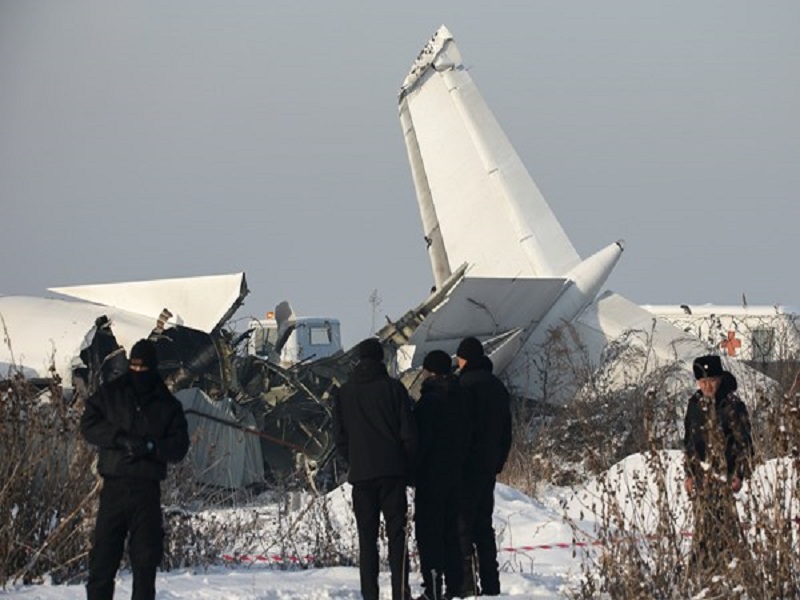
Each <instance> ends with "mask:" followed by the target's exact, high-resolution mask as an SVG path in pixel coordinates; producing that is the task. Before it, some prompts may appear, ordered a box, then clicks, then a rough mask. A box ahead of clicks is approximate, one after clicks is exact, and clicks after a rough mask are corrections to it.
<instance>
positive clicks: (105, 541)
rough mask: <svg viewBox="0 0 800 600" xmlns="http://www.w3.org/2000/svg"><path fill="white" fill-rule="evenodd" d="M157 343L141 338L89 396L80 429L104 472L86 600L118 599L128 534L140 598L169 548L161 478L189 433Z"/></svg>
mask: <svg viewBox="0 0 800 600" xmlns="http://www.w3.org/2000/svg"><path fill="white" fill-rule="evenodd" d="M157 369H158V358H157V355H156V349H155V346H154V345H153V343H152V342H150V341H149V340H139V341H138V342H136V344H134V346H133V348H132V349H131V354H130V363H129V368H128V372H127V373H125V374H123V375H121V376H120V377H118V378H117V379H114V380H112V381H110V382H108V383H105V384H103V385H102V386H101V387H100V388H99V389H98V391H97V392H95V393H94V394H93V395H92V396H90V397H89V398H88V399H87V400H86V408H85V410H84V413H83V416H82V417H81V433H82V434H83V437H84V438H85V439H86V441H87V442H89V443H90V444H93V445H95V446H97V447H98V449H99V458H98V463H97V468H98V471H99V472H100V475H102V477H103V489H102V491H101V492H100V507H99V509H98V512H97V522H96V524H95V530H94V541H93V544H92V550H91V553H90V555H89V581H88V582H87V584H86V597H87V598H88V600H112V598H113V596H114V578H115V576H116V573H117V569H118V568H119V564H120V560H121V559H122V553H123V549H124V546H125V538H126V537H127V536H128V535H129V534H130V538H129V541H128V551H129V555H130V560H131V567H132V569H133V594H132V596H131V597H132V598H133V599H134V600H152V599H153V598H155V593H156V591H155V582H156V569H157V567H158V565H159V563H160V562H161V557H162V554H163V551H164V530H163V526H162V516H161V481H162V480H163V479H164V478H165V477H166V475H167V463H175V462H178V461H180V460H182V459H183V457H184V456H186V453H187V452H188V450H189V434H188V429H187V424H186V417H185V416H184V414H183V407H182V406H181V403H180V402H179V401H178V400H177V399H176V398H175V397H174V396H173V395H172V394H171V393H170V392H169V390H168V389H167V386H166V385H165V384H164V382H163V380H162V379H161V377H160V375H159V373H158V370H157Z"/></svg>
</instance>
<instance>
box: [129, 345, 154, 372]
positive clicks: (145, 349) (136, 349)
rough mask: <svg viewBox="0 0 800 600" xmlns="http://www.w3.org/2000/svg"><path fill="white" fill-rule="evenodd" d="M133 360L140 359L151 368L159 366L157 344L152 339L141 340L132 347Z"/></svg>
mask: <svg viewBox="0 0 800 600" xmlns="http://www.w3.org/2000/svg"><path fill="white" fill-rule="evenodd" d="M130 360H131V362H133V361H134V360H138V361H139V362H141V364H142V365H144V366H145V367H148V368H149V369H156V368H158V355H157V354H156V345H155V344H154V343H153V342H151V341H150V340H139V341H138V342H136V343H135V344H134V345H133V348H131V359H130Z"/></svg>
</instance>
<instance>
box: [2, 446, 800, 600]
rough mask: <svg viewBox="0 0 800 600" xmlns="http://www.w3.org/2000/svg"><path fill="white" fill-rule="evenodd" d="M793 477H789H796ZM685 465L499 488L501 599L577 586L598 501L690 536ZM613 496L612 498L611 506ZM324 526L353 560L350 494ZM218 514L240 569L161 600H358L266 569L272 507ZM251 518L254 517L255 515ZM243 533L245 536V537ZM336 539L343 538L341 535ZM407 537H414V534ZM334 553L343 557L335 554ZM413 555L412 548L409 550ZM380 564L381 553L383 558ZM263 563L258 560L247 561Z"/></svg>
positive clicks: (309, 532)
mask: <svg viewBox="0 0 800 600" xmlns="http://www.w3.org/2000/svg"><path fill="white" fill-rule="evenodd" d="M778 468H787V467H786V463H785V461H783V462H781V461H770V462H769V463H767V464H766V465H762V466H761V467H759V468H758V469H757V470H756V472H755V473H754V476H753V480H752V483H751V484H750V485H749V486H745V489H744V490H743V491H742V492H741V493H740V494H739V495H738V496H739V500H740V504H741V503H742V502H743V501H744V499H745V498H750V499H755V501H756V502H757V503H758V502H759V498H760V502H765V501H767V500H768V497H769V493H768V490H769V485H768V484H769V483H771V482H774V480H775V472H776V470H777V469H778ZM793 475H794V474H793ZM682 481H683V471H682V455H681V453H680V452H677V451H671V452H662V453H658V454H657V455H642V454H636V455H632V456H629V457H627V458H626V459H624V460H623V461H621V462H620V463H618V464H617V465H614V466H613V467H612V468H611V469H609V470H608V471H607V472H606V473H605V474H603V476H601V477H598V478H596V479H594V480H592V481H590V482H589V483H587V484H586V485H585V486H582V487H581V488H579V489H575V490H572V489H565V488H548V489H545V490H542V491H541V493H540V494H539V498H538V499H534V498H530V497H528V496H526V495H525V494H522V493H521V492H519V491H517V490H515V489H514V488H511V487H508V486H505V485H502V484H498V485H497V489H496V492H495V530H496V532H497V540H498V548H499V553H498V560H499V562H500V567H501V585H502V589H503V592H504V595H503V596H501V597H499V598H500V599H512V600H516V599H519V598H563V597H564V596H565V594H566V591H567V590H568V589H569V588H570V587H571V586H573V585H575V584H576V583H577V581H578V579H579V578H580V574H581V568H582V560H583V559H584V558H586V557H588V558H590V559H592V558H596V557H597V553H599V552H601V551H602V548H601V547H600V546H599V545H597V544H595V543H593V540H594V539H595V537H594V536H595V535H596V530H597V527H598V526H599V525H600V524H601V523H603V511H602V506H603V502H604V499H605V500H606V501H607V500H608V498H609V497H613V498H614V503H616V505H617V506H619V507H620V508H621V512H622V513H624V515H625V519H626V521H627V522H629V523H634V524H635V525H636V527H637V531H639V532H641V533H643V534H647V533H649V532H650V531H652V527H654V525H655V523H656V522H657V516H658V511H659V510H669V511H670V512H671V513H672V515H673V518H675V519H678V521H676V522H677V523H679V525H680V527H684V528H687V529H690V528H691V523H690V522H689V517H688V513H690V512H691V511H689V510H688V508H689V504H688V498H687V497H686V494H685V492H684V491H683V486H682ZM659 486H663V489H665V491H666V496H667V498H668V500H669V501H668V502H667V503H666V506H661V505H660V504H659V503H658V502H657V501H656V500H657V498H658V489H659ZM609 494H611V496H609ZM323 504H324V505H325V510H324V515H325V518H326V519H327V520H328V522H329V523H330V525H329V526H330V527H332V528H333V529H334V530H336V532H337V537H336V543H337V551H338V552H340V553H341V555H342V556H351V557H355V556H357V547H356V541H355V539H356V538H355V522H354V518H353V513H352V507H351V505H350V487H349V486H348V485H343V486H341V487H339V488H337V489H335V490H333V491H332V492H330V493H329V494H327V495H326V496H325V497H324V502H323ZM310 506H311V505H310V504H307V503H305V501H304V500H303V499H301V500H300V501H298V502H297V503H296V506H294V507H293V510H292V511H289V514H288V515H285V516H284V517H283V522H284V527H285V526H286V525H285V524H286V523H289V526H288V527H289V530H290V533H291V539H290V540H288V541H290V542H291V543H290V546H289V547H290V548H291V552H292V553H294V554H295V555H297V556H303V555H304V553H306V552H312V551H313V550H312V546H311V544H312V543H313V540H314V538H315V536H317V535H318V529H317V527H318V525H317V524H316V521H318V520H319V519H320V512H319V510H318V508H319V507H317V506H316V504H314V505H313V510H312V509H310V508H309V507H310ZM249 510H250V513H249V516H248V509H241V508H240V509H235V510H227V511H223V510H219V511H214V513H216V514H217V517H218V518H219V519H221V520H225V521H228V522H233V521H235V520H237V519H239V520H243V521H245V522H246V523H247V524H248V527H247V528H250V529H252V528H255V529H262V531H253V532H252V535H249V536H248V537H247V539H246V540H245V541H243V542H242V544H241V545H239V546H238V547H236V548H231V549H228V550H227V551H226V553H227V554H236V555H238V556H239V557H240V558H241V557H242V556H246V557H250V558H248V559H247V560H244V561H240V562H238V563H229V564H227V565H216V566H213V567H209V568H208V569H206V570H203V569H200V568H197V569H192V570H187V569H180V570H174V571H171V572H162V573H159V575H158V580H157V583H156V586H157V596H156V597H157V598H158V599H159V600H189V599H192V600H194V599H202V600H217V599H219V600H222V599H225V600H279V599H280V600H283V599H292V598H297V599H301V598H302V599H341V600H345V599H351V598H352V599H357V598H360V597H361V596H360V592H359V580H358V568H357V567H330V568H313V567H312V568H301V567H290V568H285V567H279V566H276V565H274V564H270V563H269V558H268V557H270V556H273V555H274V554H276V553H278V554H280V553H281V552H282V553H284V554H285V553H287V552H288V551H289V550H288V549H287V548H288V547H287V539H286V537H285V534H284V535H283V536H281V535H277V534H276V533H275V531H274V528H275V522H276V521H275V513H277V511H278V509H277V508H276V507H274V506H267V505H265V506H259V507H255V508H252V507H251V508H250V509H249ZM254 512H255V513H257V517H255V518H254V517H253V513H254ZM247 528H245V529H247ZM339 534H341V535H339ZM412 535H413V534H412ZM339 546H340V547H339ZM410 548H411V549H412V550H413V543H412V544H410ZM382 551H383V553H384V555H385V547H384V548H383V549H382ZM255 556H262V557H267V559H266V560H263V561H259V560H254V559H253V558H252V557H255ZM412 563H413V564H412V572H411V578H410V579H411V591H412V593H413V594H415V595H416V594H418V593H419V592H420V576H419V573H418V572H416V571H415V570H413V569H414V568H415V567H417V564H416V561H415V560H414V559H413V558H412ZM380 583H381V593H382V596H381V597H382V598H384V599H387V600H388V599H389V598H390V597H391V593H390V587H389V573H388V571H385V572H383V573H382V574H381V581H380ZM130 592H131V576H130V573H128V572H122V573H121V574H120V576H119V578H118V584H117V592H116V596H115V597H116V598H129V597H130ZM84 597H85V592H84V588H83V586H81V585H72V586H62V585H48V584H42V585H33V586H15V587H11V588H8V589H6V590H4V591H0V598H20V599H25V600H34V599H36V600H56V599H59V600H61V599H63V600H78V599H81V598H84Z"/></svg>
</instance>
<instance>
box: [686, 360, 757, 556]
mask: <svg viewBox="0 0 800 600" xmlns="http://www.w3.org/2000/svg"><path fill="white" fill-rule="evenodd" d="M692 370H693V371H694V376H695V379H696V380H697V387H698V390H697V391H696V392H695V393H694V394H693V395H692V397H691V398H689V404H688V406H687V407H686V417H685V419H684V436H683V445H684V457H685V459H684V468H685V472H686V479H685V480H684V487H685V488H686V491H687V493H688V494H689V497H690V498H691V499H692V507H693V513H694V535H693V536H692V554H691V566H692V568H693V569H694V570H695V571H699V572H702V571H709V572H713V571H717V570H718V569H721V568H722V566H723V565H725V564H727V563H728V562H730V560H731V559H732V558H733V556H731V555H730V552H729V550H730V549H731V548H732V547H735V546H737V545H738V544H740V543H741V542H743V539H742V534H741V528H740V525H739V515H738V512H737V510H736V501H735V498H734V497H733V494H734V493H736V492H738V491H739V490H740V489H741V488H742V482H743V481H744V479H745V478H746V477H748V476H749V475H750V461H751V459H752V457H753V440H752V436H751V432H750V419H749V417H748V414H747V408H746V407H745V404H744V402H742V401H741V399H740V398H739V396H738V395H737V393H736V388H737V382H736V378H735V377H734V376H733V375H732V374H731V373H729V372H728V371H725V370H723V368H722V361H721V360H720V357H719V356H714V355H709V356H700V357H698V358H696V359H695V360H694V363H693V365H692Z"/></svg>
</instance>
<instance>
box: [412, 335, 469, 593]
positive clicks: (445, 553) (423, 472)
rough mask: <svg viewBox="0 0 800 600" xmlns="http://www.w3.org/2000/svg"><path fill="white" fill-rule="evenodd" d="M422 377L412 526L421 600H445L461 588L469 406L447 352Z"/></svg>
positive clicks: (432, 358) (428, 359) (432, 357)
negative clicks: (462, 496) (460, 508)
mask: <svg viewBox="0 0 800 600" xmlns="http://www.w3.org/2000/svg"><path fill="white" fill-rule="evenodd" d="M422 377H423V382H422V390H421V394H420V398H419V400H418V401H417V404H416V406H415V407H414V416H415V417H416V421H417V430H418V431H419V456H418V460H417V469H416V477H415V481H416V491H415V494H414V523H415V526H416V537H417V549H418V550H419V564H420V570H421V571H422V588H423V594H422V596H420V597H419V598H418V600H443V599H444V598H446V597H452V596H454V595H456V594H459V593H461V588H462V579H461V578H462V575H463V574H462V563H461V560H462V554H461V552H460V549H459V548H460V546H459V541H458V502H459V496H460V490H461V478H462V473H463V468H464V441H465V436H464V432H465V430H466V427H467V421H466V414H465V411H466V409H467V406H466V403H465V402H464V399H463V398H462V393H461V387H460V386H459V385H458V381H457V380H456V377H455V376H454V375H453V366H452V360H451V358H450V355H449V354H447V353H446V352H443V351H442V350H432V351H431V352H429V353H428V354H427V355H426V356H425V360H424V361H423V363H422ZM443 583H445V584H447V590H446V594H447V595H443V591H444V590H443Z"/></svg>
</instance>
